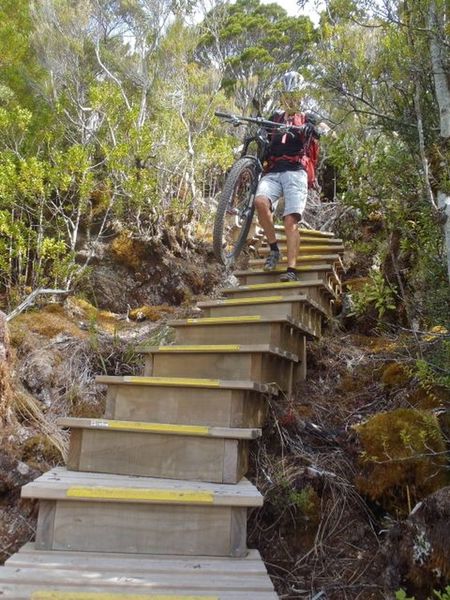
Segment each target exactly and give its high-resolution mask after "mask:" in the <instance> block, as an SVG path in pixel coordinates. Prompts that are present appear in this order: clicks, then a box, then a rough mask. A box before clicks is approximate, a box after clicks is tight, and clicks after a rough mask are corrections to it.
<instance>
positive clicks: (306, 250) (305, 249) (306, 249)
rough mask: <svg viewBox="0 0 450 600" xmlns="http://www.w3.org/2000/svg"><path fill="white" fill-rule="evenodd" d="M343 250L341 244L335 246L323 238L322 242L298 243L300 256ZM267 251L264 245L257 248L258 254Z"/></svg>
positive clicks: (340, 252)
mask: <svg viewBox="0 0 450 600" xmlns="http://www.w3.org/2000/svg"><path fill="white" fill-rule="evenodd" d="M344 250H345V247H344V246H343V245H339V246H337V245H336V246H335V245H333V244H329V243H328V240H324V243H323V244H317V245H315V244H307V243H306V244H300V246H299V249H298V256H302V255H304V254H312V253H318V252H320V253H322V252H326V253H328V254H331V253H332V252H337V253H339V254H343V253H344ZM268 253H269V246H265V247H262V248H258V254H262V255H264V254H268Z"/></svg>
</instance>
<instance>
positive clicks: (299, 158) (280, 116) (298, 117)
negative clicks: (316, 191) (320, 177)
mask: <svg viewBox="0 0 450 600" xmlns="http://www.w3.org/2000/svg"><path fill="white" fill-rule="evenodd" d="M271 121H275V123H283V122H284V113H275V114H274V115H273V116H272V118H271ZM305 123H306V117H305V114H304V113H296V114H295V115H294V119H293V123H292V125H294V126H295V127H301V126H302V125H304V124H305ZM318 159H319V142H318V141H317V140H316V139H314V138H312V137H309V139H307V140H304V146H303V150H302V151H301V152H300V153H299V154H297V155H294V156H289V155H287V154H285V155H283V156H276V157H269V165H270V164H273V163H274V162H277V161H279V160H287V161H289V162H292V163H300V164H301V165H302V166H303V168H304V169H305V171H306V174H307V176H308V188H313V187H315V184H316V166H317V161H318Z"/></svg>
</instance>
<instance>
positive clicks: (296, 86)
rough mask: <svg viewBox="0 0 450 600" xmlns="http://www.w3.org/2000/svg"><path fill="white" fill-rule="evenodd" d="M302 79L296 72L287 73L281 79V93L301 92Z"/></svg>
mask: <svg viewBox="0 0 450 600" xmlns="http://www.w3.org/2000/svg"><path fill="white" fill-rule="evenodd" d="M304 81H305V80H304V79H303V77H302V76H301V75H300V73H297V71H288V72H287V73H285V74H284V75H283V76H282V77H281V85H282V88H281V89H282V92H284V93H286V92H287V93H289V92H301V91H302V90H303V87H304Z"/></svg>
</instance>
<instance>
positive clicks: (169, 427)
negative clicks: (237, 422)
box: [58, 417, 261, 440]
mask: <svg viewBox="0 0 450 600" xmlns="http://www.w3.org/2000/svg"><path fill="white" fill-rule="evenodd" d="M58 425H60V426H61V427H70V428H82V429H96V430H103V431H104V430H108V431H111V430H116V431H136V432H141V433H164V434H168V435H183V436H188V435H189V436H200V437H213V438H229V439H240V440H254V439H256V438H258V437H259V436H260V435H261V429H244V428H237V427H236V428H231V427H207V426H204V425H173V424H169V423H145V422H142V421H118V420H114V419H83V418H75V417H66V418H61V419H58Z"/></svg>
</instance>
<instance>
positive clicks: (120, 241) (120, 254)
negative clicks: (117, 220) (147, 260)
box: [111, 231, 147, 271]
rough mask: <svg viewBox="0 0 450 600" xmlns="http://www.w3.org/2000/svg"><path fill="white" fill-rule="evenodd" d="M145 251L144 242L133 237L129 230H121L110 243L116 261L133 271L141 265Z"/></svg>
mask: <svg viewBox="0 0 450 600" xmlns="http://www.w3.org/2000/svg"><path fill="white" fill-rule="evenodd" d="M146 251H147V247H146V245H145V244H144V242H142V241H140V240H136V239H133V237H132V236H131V233H130V232H129V231H122V232H121V233H120V234H119V235H118V236H117V237H116V238H115V239H114V240H113V242H112V243H111V252H112V253H113V255H114V258H115V259H116V261H117V262H118V263H120V264H122V265H124V266H125V267H128V268H129V269H132V270H133V271H138V270H139V268H140V267H141V265H142V261H143V259H144V257H145V254H146Z"/></svg>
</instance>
